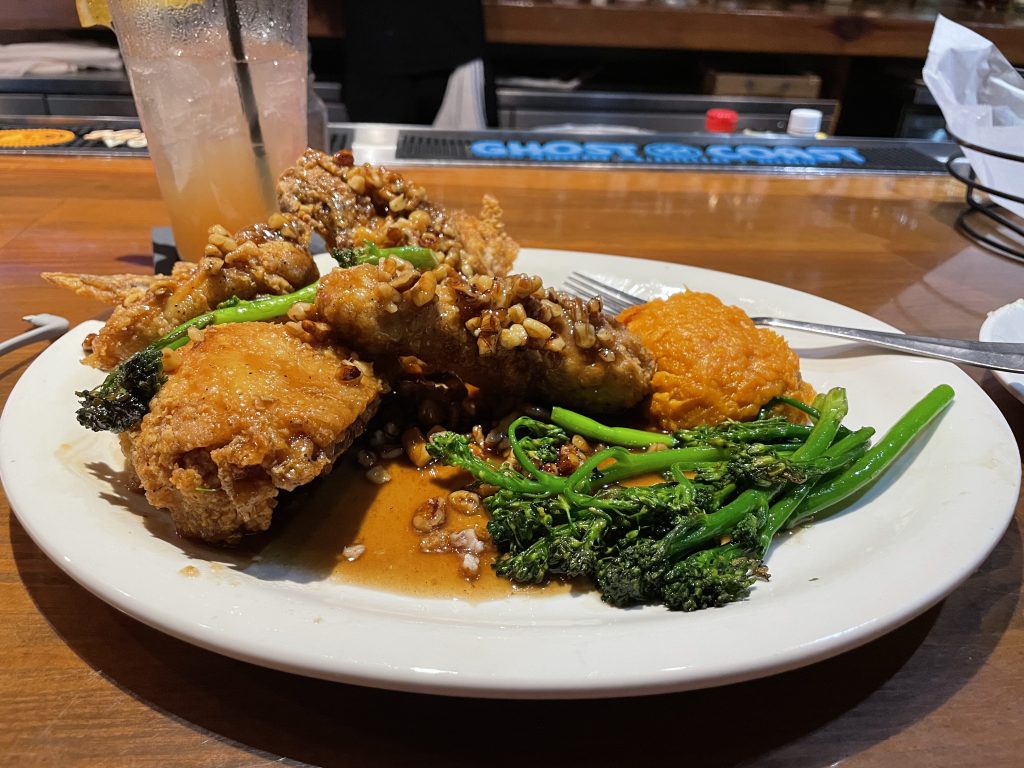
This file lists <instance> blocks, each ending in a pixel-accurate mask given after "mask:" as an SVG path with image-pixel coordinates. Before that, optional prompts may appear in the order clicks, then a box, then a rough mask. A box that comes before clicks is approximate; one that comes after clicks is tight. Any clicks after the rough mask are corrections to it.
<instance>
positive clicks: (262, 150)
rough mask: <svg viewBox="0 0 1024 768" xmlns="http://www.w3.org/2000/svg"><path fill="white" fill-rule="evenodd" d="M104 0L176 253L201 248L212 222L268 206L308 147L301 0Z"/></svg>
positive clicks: (248, 220) (254, 215) (251, 219)
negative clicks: (276, 186)
mask: <svg viewBox="0 0 1024 768" xmlns="http://www.w3.org/2000/svg"><path fill="white" fill-rule="evenodd" d="M109 2H110V12H111V17H112V19H113V28H114V32H115V33H116V35H117V41H118V46H119V47H120V49H121V54H122V58H123V59H124V62H125V66H126V67H127V69H128V76H129V79H130V80H131V86H132V92H133V93H134V96H135V103H136V106H137V108H138V111H139V117H140V119H141V121H142V127H143V130H144V131H145V133H146V138H147V139H148V142H149V152H150V155H151V157H152V158H153V162H154V164H155V165H156V173H157V181H158V182H159V184H160V192H161V195H162V196H163V199H164V202H165V203H166V204H167V207H168V209H169V211H170V215H171V226H172V229H173V231H174V239H175V242H176V244H177V247H178V253H179V254H180V256H181V258H183V259H187V260H190V261H195V260H198V259H199V257H200V256H202V254H203V249H204V247H205V245H206V235H207V229H208V228H209V227H210V226H212V225H213V224H222V225H224V226H225V227H227V228H228V229H229V230H231V231H234V230H237V229H241V228H242V227H245V226H248V225H249V224H253V223H256V222H260V221H266V219H267V217H268V216H269V215H270V214H271V213H273V212H274V211H276V210H277V205H276V197H275V193H274V188H273V182H274V180H275V179H276V178H277V176H278V175H279V174H280V173H281V172H282V171H283V170H284V169H285V168H286V167H288V166H289V165H291V164H292V163H294V162H295V160H296V159H297V158H298V156H299V155H300V154H301V153H302V150H303V148H304V147H305V144H306V50H307V46H308V43H307V38H306V0H109ZM232 28H233V31H232ZM239 51H241V56H239ZM260 142H262V146H261V145H260Z"/></svg>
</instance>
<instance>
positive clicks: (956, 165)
mask: <svg viewBox="0 0 1024 768" xmlns="http://www.w3.org/2000/svg"><path fill="white" fill-rule="evenodd" d="M947 133H949V131H948V129H947ZM949 136H950V138H952V139H953V140H954V141H955V142H956V143H957V144H958V145H959V146H960V148H961V149H970V150H973V151H975V152H980V153H982V154H985V155H990V156H991V157H998V158H1001V159H1003V160H1010V161H1012V162H1015V163H1021V165H1022V167H1021V173H1022V174H1024V155H1014V154H1010V153H1008V152H1000V151H999V150H995V149H990V148H989V147H982V146H979V145H977V144H972V143H970V142H969V141H964V140H963V139H960V138H957V137H956V136H954V135H953V134H952V133H950V134H949ZM946 170H947V171H949V173H950V175H951V176H952V177H953V178H954V179H956V180H957V181H959V182H961V183H962V184H964V186H965V187H966V188H967V190H966V192H965V194H964V198H965V200H966V202H967V208H966V209H964V210H963V211H961V212H960V215H959V216H957V217H956V228H957V230H958V231H960V232H961V233H962V234H963V235H964V236H966V237H968V238H969V239H971V240H973V241H974V242H976V243H978V244H979V245H981V246H984V247H985V248H990V249H991V250H994V251H996V252H997V253H1001V254H1003V255H1004V256H1009V257H1011V258H1014V259H1021V260H1024V219H1021V218H1020V217H1019V216H1017V215H1015V214H1014V213H1012V212H1011V211H1008V210H1006V208H1004V207H1002V206H1001V205H999V204H998V203H996V202H995V201H994V200H992V199H991V197H992V196H995V197H998V198H1001V199H1004V200H1012V201H1013V202H1015V203H1020V204H1022V205H1024V197H1019V196H1018V195H1011V194H1009V193H1007V192H1002V191H1000V190H998V189H993V188H992V187H987V186H985V185H984V184H981V183H980V182H979V181H978V179H977V176H976V175H975V173H974V169H973V168H971V164H970V163H969V162H968V160H967V158H966V157H964V156H963V155H962V154H960V155H953V156H952V157H950V158H949V159H948V160H947V161H946ZM980 193H984V195H982V194H980ZM982 218H984V219H987V220H988V222H990V223H986V222H985V221H983V220H982ZM993 225H994V226H993Z"/></svg>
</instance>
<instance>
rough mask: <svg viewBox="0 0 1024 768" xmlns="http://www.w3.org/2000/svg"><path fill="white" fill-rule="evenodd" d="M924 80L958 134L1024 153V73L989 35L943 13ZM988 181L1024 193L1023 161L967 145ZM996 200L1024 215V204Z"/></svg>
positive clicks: (973, 164) (995, 186) (979, 172)
mask: <svg viewBox="0 0 1024 768" xmlns="http://www.w3.org/2000/svg"><path fill="white" fill-rule="evenodd" d="M924 81H925V84H926V85H927V86H928V90H930V91H931V93H932V96H933V97H935V101H936V102H937V103H938V105H939V108H940V109H941V110H942V116H943V117H944V118H945V119H946V124H947V125H948V126H949V130H950V131H952V132H953V134H955V135H956V136H957V138H960V139H962V140H963V141H966V142H969V143H971V144H977V145H978V146H981V147H986V148H988V149H994V150H998V151H1000V152H1007V153H1011V154H1016V155H1024V78H1022V77H1021V76H1020V75H1019V74H1017V71H1016V70H1015V69H1014V68H1013V66H1011V64H1010V62H1008V61H1007V60H1006V57H1005V56H1003V54H1001V53H1000V52H999V50H998V49H997V48H996V47H995V46H994V45H993V44H992V43H991V42H990V41H988V40H986V39H985V38H984V37H982V36H981V35H979V34H978V33H976V32H972V31H971V30H970V29H968V28H967V27H964V26H961V25H960V24H957V23H955V22H952V21H950V20H949V19H947V18H945V17H944V16H939V17H938V18H937V19H936V21H935V29H934V31H933V32H932V39H931V42H930V43H929V44H928V59H927V60H926V61H925V64H924ZM964 156H965V157H966V158H967V160H968V162H970V164H971V168H973V169H974V173H975V174H976V175H977V176H978V180H979V181H980V182H981V183H982V184H984V185H985V186H988V187H992V188H993V189H998V190H1001V191H1003V192H1007V193H1009V194H1013V195H1016V196H1017V197H1024V163H1019V162H1014V161H1012V160H1005V159H1002V158H998V157H992V156H991V155H985V154H982V153H980V152H975V151H973V150H970V149H964ZM993 199H994V200H995V202H997V203H999V204H1000V205H1002V206H1004V207H1006V208H1007V209H1009V210H1011V211H1013V212H1014V213H1016V214H1017V215H1018V216H1024V205H1021V204H1020V203H1015V202H1013V201H1010V200H1005V199H1003V198H993Z"/></svg>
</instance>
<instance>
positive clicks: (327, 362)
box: [121, 322, 385, 542]
mask: <svg viewBox="0 0 1024 768" xmlns="http://www.w3.org/2000/svg"><path fill="white" fill-rule="evenodd" d="M303 336H304V334H303V333H302V332H301V331H297V328H296V326H294V325H293V326H292V327H289V326H288V325H285V324H274V323H260V322H254V323H240V324H236V325H223V326H214V327H211V328H208V329H207V330H206V331H204V333H203V337H202V339H201V340H199V341H197V342H195V343H191V344H190V345H188V346H187V347H184V348H183V349H182V350H181V357H180V364H179V366H178V367H177V368H176V369H175V370H174V371H173V373H172V374H171V375H170V377H169V378H168V380H167V382H166V383H165V384H164V386H163V387H162V388H161V389H160V391H159V392H158V393H157V395H156V396H155V397H154V398H153V400H152V401H151V403H150V412H149V413H148V414H147V415H146V416H145V418H144V419H143V420H142V422H141V424H140V425H139V426H138V427H137V428H136V429H134V430H132V431H131V432H126V433H123V434H122V436H121V441H122V450H124V453H125V455H126V456H127V457H128V459H129V462H130V464H131V466H132V467H133V468H134V470H135V472H136V473H137V475H138V477H139V480H140V481H141V484H142V486H143V488H144V489H145V491H146V498H147V499H148V500H149V502H150V503H151V504H152V505H153V506H155V507H159V508H162V509H167V510H170V513H171V517H172V519H173V520H174V524H175V526H176V527H177V529H178V531H179V533H180V534H181V535H183V536H187V537H190V538H197V539H202V540H203V541H208V542H226V541H231V540H233V539H236V538H238V537H239V536H241V535H242V534H245V533H249V532H255V531H263V530H266V529H267V527H268V526H269V525H270V521H271V515H272V513H273V510H274V506H275V505H276V503H277V502H276V498H277V495H278V491H279V490H289V491H290V490H293V489H295V488H297V487H298V486H300V485H303V484H305V483H308V482H310V481H311V480H313V479H315V478H316V477H318V476H319V475H321V474H323V473H325V472H328V471H330V469H331V466H332V465H333V462H334V460H335V458H336V457H337V456H338V455H340V454H341V453H342V452H343V451H345V450H346V449H347V448H348V446H349V445H350V444H351V443H352V441H353V440H354V439H355V438H356V437H357V436H358V435H359V434H360V433H361V432H362V431H363V429H364V427H365V426H366V423H367V421H369V419H370V418H371V417H372V416H373V414H374V413H375V411H376V409H377V405H378V402H379V399H380V395H381V394H382V392H383V391H384V390H385V385H384V384H383V383H382V381H381V380H380V379H379V378H378V377H377V376H375V375H374V373H373V367H372V366H371V365H370V364H369V363H366V362H361V361H359V360H356V359H354V358H352V357H351V356H350V354H349V353H348V351H347V350H345V349H344V348H342V347H340V346H338V345H337V344H334V343H332V342H329V341H317V340H316V339H310V340H309V341H307V340H304V338H300V337H303ZM307 338H308V337H307ZM310 341H311V343H310Z"/></svg>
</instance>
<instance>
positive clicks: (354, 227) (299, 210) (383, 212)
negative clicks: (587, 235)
mask: <svg viewBox="0 0 1024 768" xmlns="http://www.w3.org/2000/svg"><path fill="white" fill-rule="evenodd" d="M277 192H278V203H279V204H280V206H281V210H282V211H286V212H288V213H292V214H294V215H296V216H298V217H299V218H300V219H302V220H303V221H304V222H306V223H307V224H308V225H309V226H311V227H313V228H314V229H315V230H316V231H317V232H318V233H319V234H320V235H321V236H322V237H323V238H324V240H325V241H326V242H327V247H328V248H353V247H357V246H360V245H363V243H364V242H366V241H369V242H372V243H374V244H376V245H379V246H382V247H392V246H400V245H415V246H422V247H425V248H430V249H432V250H433V251H436V252H437V253H439V254H442V255H443V256H444V257H445V258H446V260H447V261H449V263H451V264H452V265H453V266H455V267H456V268H458V269H459V270H460V271H462V272H463V273H465V274H468V275H473V274H488V275H506V274H508V272H509V270H510V269H511V268H512V263H513V262H514V261H515V258H516V255H517V254H518V253H519V246H518V245H517V244H516V242H515V241H514V240H512V238H510V237H509V236H508V235H507V234H506V233H505V228H504V225H503V224H502V221H501V208H500V206H499V205H498V201H497V200H495V199H494V198H493V197H491V196H489V195H487V196H485V197H484V199H483V206H482V208H481V211H480V216H479V217H476V216H472V215H470V214H468V213H466V212H464V211H458V210H452V211H447V210H445V209H444V208H443V207H441V206H440V205H438V204H437V203H434V202H431V201H430V200H429V199H427V191H426V190H425V189H424V188H423V187H421V186H419V185H417V184H415V183H414V182H413V181H411V180H409V179H407V178H405V177H404V176H402V175H401V174H398V173H395V172H394V171H390V170H388V169H387V168H382V167H375V166H372V165H355V163H354V161H353V158H352V153H351V152H349V151H347V150H345V151H342V152H338V153H337V154H335V155H327V154H324V153H323V152H318V151H317V150H315V149H307V150H306V152H305V154H304V155H303V156H302V158H301V159H300V160H299V162H298V163H297V164H296V165H294V166H293V167H291V168H289V169H287V170H286V171H285V172H284V173H283V174H282V175H281V179H280V181H279V182H278V185H277Z"/></svg>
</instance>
